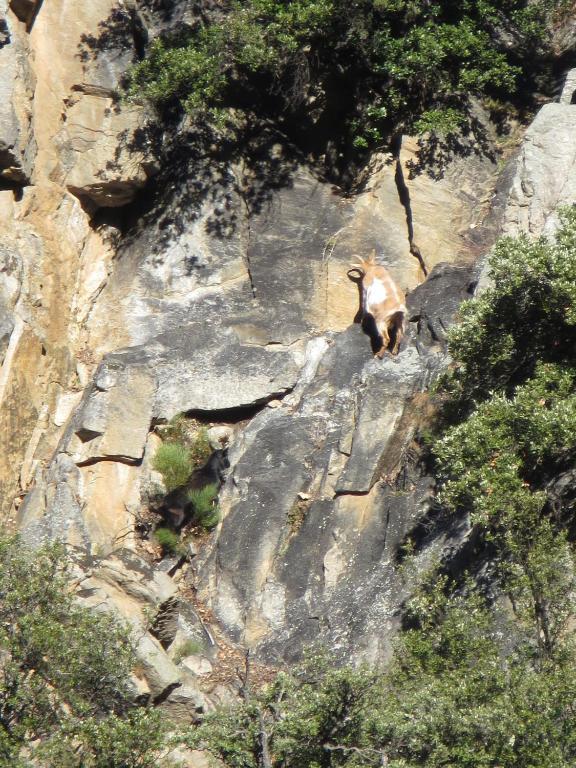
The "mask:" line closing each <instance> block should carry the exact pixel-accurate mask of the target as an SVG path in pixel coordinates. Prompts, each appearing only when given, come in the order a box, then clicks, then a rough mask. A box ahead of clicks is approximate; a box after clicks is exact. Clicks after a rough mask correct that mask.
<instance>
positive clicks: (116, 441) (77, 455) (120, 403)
mask: <svg viewBox="0 0 576 768" xmlns="http://www.w3.org/2000/svg"><path fill="white" fill-rule="evenodd" d="M155 388H156V381H155V377H154V375H153V373H152V372H151V371H149V370H147V369H146V368H145V367H143V366H132V367H130V366H122V365H118V364H116V363H115V362H113V361H112V360H111V359H106V360H104V361H103V362H102V363H101V365H100V366H99V368H98V370H97V372H96V377H95V381H94V383H93V385H92V386H91V387H89V388H88V390H87V391H86V393H85V395H84V397H83V400H82V403H81V404H80V406H79V408H78V410H77V411H76V413H75V415H74V418H73V420H72V423H71V425H70V427H69V428H68V431H67V434H66V437H65V439H64V445H65V446H66V450H67V451H68V452H69V453H70V455H71V456H72V457H73V458H74V460H75V462H76V463H78V464H80V463H82V462H86V461H90V460H94V459H102V458H118V459H121V460H122V459H127V460H132V461H139V460H140V459H141V458H142V456H143V453H144V447H145V445H146V439H147V436H148V432H149V430H150V424H151V421H152V403H153V400H154V393H155Z"/></svg>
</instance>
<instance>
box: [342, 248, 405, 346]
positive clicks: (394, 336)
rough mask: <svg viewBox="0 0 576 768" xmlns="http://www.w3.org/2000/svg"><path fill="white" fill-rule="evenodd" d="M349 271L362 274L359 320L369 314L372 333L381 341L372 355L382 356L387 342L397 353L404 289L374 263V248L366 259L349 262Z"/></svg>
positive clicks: (402, 318) (402, 327)
mask: <svg viewBox="0 0 576 768" xmlns="http://www.w3.org/2000/svg"><path fill="white" fill-rule="evenodd" d="M356 258H359V257H356ZM350 271H357V272H360V274H361V275H362V322H363V324H364V322H365V320H366V319H367V318H368V317H371V318H372V321H373V324H374V326H375V328H376V333H375V335H376V336H377V337H378V340H379V341H381V342H382V346H381V347H380V349H379V350H378V351H377V352H376V353H375V355H374V356H375V357H379V358H383V357H384V355H385V354H386V350H387V349H388V347H390V345H392V346H391V349H390V352H391V354H393V355H396V354H398V348H399V346H400V341H401V340H402V337H403V335H404V321H405V317H406V303H405V302H406V298H405V296H404V293H403V292H402V291H401V290H400V288H398V286H397V285H396V283H395V282H394V280H393V279H392V275H391V274H390V273H389V272H388V270H387V269H386V268H385V267H382V266H380V264H376V251H375V250H374V251H372V253H371V254H370V256H369V258H368V259H366V260H364V259H359V263H358V264H352V265H351V270H350Z"/></svg>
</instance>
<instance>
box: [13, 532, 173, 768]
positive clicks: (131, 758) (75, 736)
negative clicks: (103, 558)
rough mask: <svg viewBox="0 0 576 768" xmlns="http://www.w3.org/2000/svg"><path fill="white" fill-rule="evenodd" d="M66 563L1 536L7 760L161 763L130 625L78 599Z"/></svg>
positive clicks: (60, 766)
mask: <svg viewBox="0 0 576 768" xmlns="http://www.w3.org/2000/svg"><path fill="white" fill-rule="evenodd" d="M67 567H68V561H67V559H66V557H65V554H64V550H63V548H62V547H58V546H50V547H45V548H44V549H42V550H41V551H40V552H38V553H36V554H33V553H31V552H29V551H28V550H27V549H26V548H25V547H24V546H23V544H22V542H21V541H20V540H19V539H17V538H2V539H0V658H1V664H0V765H1V766H6V768H8V766H14V767H15V768H17V767H18V768H20V767H21V768H24V767H25V766H26V767H27V766H32V765H39V764H41V765H42V766H46V768H65V766H74V767H76V766H77V767H78V768H80V767H81V766H104V765H106V766H107V768H137V767H140V768H147V767H148V766H153V765H156V758H157V754H156V752H155V750H156V748H157V747H158V746H159V744H160V741H161V738H162V737H161V731H160V727H159V722H158V720H157V717H156V715H154V714H153V713H152V712H149V711H148V710H138V711H136V710H133V709H132V706H133V705H132V701H131V690H130V685H129V676H130V670H131V668H132V666H133V664H134V650H133V645H132V640H131V638H130V634H129V630H128V628H127V627H125V626H124V625H122V624H121V623H120V622H118V621H117V620H116V619H114V618H113V617H112V616H110V615H108V614H105V613H94V612H92V611H89V610H87V609H85V608H83V607H80V606H79V605H78V604H77V603H76V602H75V599H74V596H73V594H72V592H71V591H70V588H69V583H68V577H67ZM111 734H114V736H113V739H114V740H115V742H116V747H115V749H113V750H109V743H110V739H111V738H112V736H111ZM65 745H68V746H67V747H66V746H65ZM64 752H66V757H65V759H64ZM106 754H107V757H104V755H106ZM97 755H100V757H97ZM38 760H40V762H38Z"/></svg>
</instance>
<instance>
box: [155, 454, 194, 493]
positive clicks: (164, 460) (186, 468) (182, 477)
mask: <svg viewBox="0 0 576 768" xmlns="http://www.w3.org/2000/svg"><path fill="white" fill-rule="evenodd" d="M152 466H153V467H154V469H155V470H156V471H157V472H160V474H161V475H162V480H163V481H164V486H165V488H166V490H167V491H173V490H174V488H178V486H180V485H184V483H185V482H186V481H187V480H188V478H189V477H190V473H191V472H192V462H191V459H190V452H189V451H188V449H187V448H186V447H185V446H183V445H181V444H180V443H162V445H160V446H159V447H158V450H157V451H156V455H155V456H154V461H153V463H152Z"/></svg>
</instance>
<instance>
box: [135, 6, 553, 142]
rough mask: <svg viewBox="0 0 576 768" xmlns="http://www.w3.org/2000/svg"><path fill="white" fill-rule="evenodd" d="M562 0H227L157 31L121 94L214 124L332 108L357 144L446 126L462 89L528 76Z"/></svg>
mask: <svg viewBox="0 0 576 768" xmlns="http://www.w3.org/2000/svg"><path fill="white" fill-rule="evenodd" d="M560 2H563V0H560ZM558 4H559V3H558V2H551V0H546V2H527V1H526V0H506V2H505V3H502V2H491V1H489V0H482V1H481V2H480V0H474V1H472V2H467V3H459V4H458V3H457V4H455V3H453V2H450V0H441V1H440V2H434V3H416V2H413V0H360V1H359V2H354V3H350V2H348V0H291V2H285V1H284V0H242V2H240V0H232V2H230V3H229V4H227V5H226V6H225V7H224V9H223V8H221V7H219V8H218V10H217V11H216V12H215V13H213V14H212V15H210V14H209V13H208V14H205V15H204V16H203V18H202V20H201V21H200V20H199V21H198V23H197V24H196V25H195V26H194V28H193V29H192V30H190V31H188V32H186V33H180V34H177V35H173V36H172V37H170V38H166V39H157V40H155V41H154V42H153V44H152V45H151V46H150V49H149V51H148V55H147V58H146V59H145V60H144V61H142V62H140V63H139V64H137V65H136V66H135V67H134V68H133V69H132V72H131V73H130V77H129V86H128V93H129V94H130V96H131V97H132V98H136V99H146V100H148V101H150V102H152V103H153V104H155V105H156V106H158V107H160V108H162V107H164V106H167V105H172V104H174V102H176V103H178V104H180V105H181V106H182V107H183V108H184V109H185V110H187V111H188V112H191V113H193V114H195V115H196V116H197V117H199V118H201V119H202V120H203V122H204V123H205V122H206V121H207V120H208V121H211V122H212V123H213V124H215V125H216V126H219V127H222V126H223V125H224V124H226V122H228V124H231V123H233V122H238V119H239V118H238V115H239V113H241V112H245V113H250V112H252V113H253V114H254V115H259V116H260V117H262V116H264V117H265V119H266V118H268V117H269V116H271V117H272V118H273V119H278V118H283V117H284V118H285V117H286V116H289V117H292V118H293V119H295V120H296V121H297V122H298V124H299V128H300V133H303V132H304V130H303V129H304V128H306V127H309V128H310V129H314V126H315V124H316V123H321V124H322V125H323V126H324V130H325V129H326V126H328V125H329V123H328V121H327V120H321V119H320V118H321V117H330V116H333V119H332V120H331V123H330V125H331V130H332V134H331V139H332V140H333V141H336V142H340V141H341V140H342V138H343V137H346V139H345V143H346V144H347V147H348V148H350V147H352V146H354V147H356V148H358V149H361V150H362V149H366V148H368V147H374V146H378V145H380V144H382V142H383V140H385V139H387V138H389V137H390V136H391V135H398V134H399V132H402V131H403V132H405V133H408V132H410V131H411V130H414V129H420V130H423V131H436V132H438V133H440V134H442V133H443V132H448V133H449V132H452V131H454V130H455V129H457V128H458V127H459V126H460V125H461V123H462V122H463V119H464V116H465V115H467V114H468V100H469V96H470V94H478V93H480V94H492V95H494V96H495V97H506V96H508V95H513V94H514V93H515V89H516V82H517V80H518V78H519V76H520V75H523V77H524V78H525V79H526V78H528V77H530V76H533V73H534V70H535V69H536V65H537V62H538V54H539V52H540V50H541V47H542V43H543V41H544V40H545V39H546V37H547V35H546V32H547V24H546V7H550V6H552V7H555V6H557V5H558ZM503 29H505V30H506V34H505V35H503V34H502V30H503ZM334 116H336V119H334ZM308 121H309V122H308ZM199 122H200V120H199ZM286 128H289V123H286V122H285V123H283V130H286ZM329 130H330V129H329Z"/></svg>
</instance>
